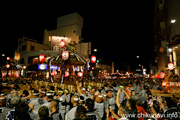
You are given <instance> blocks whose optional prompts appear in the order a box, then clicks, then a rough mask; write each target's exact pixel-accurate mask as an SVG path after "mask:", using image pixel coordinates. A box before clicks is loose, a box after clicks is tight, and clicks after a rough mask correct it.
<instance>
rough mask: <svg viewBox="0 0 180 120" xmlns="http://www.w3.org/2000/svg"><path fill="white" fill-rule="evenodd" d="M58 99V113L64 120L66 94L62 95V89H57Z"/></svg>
mask: <svg viewBox="0 0 180 120" xmlns="http://www.w3.org/2000/svg"><path fill="white" fill-rule="evenodd" d="M58 94H59V95H58V97H57V98H58V99H59V113H60V115H61V118H62V120H65V113H66V96H65V95H64V91H63V89H58Z"/></svg>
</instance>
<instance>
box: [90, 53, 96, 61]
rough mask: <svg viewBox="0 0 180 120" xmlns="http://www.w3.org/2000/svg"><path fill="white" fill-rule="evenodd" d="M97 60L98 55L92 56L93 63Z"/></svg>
mask: <svg viewBox="0 0 180 120" xmlns="http://www.w3.org/2000/svg"><path fill="white" fill-rule="evenodd" d="M95 62H96V56H94V55H93V56H91V63H95Z"/></svg>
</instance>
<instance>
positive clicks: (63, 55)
mask: <svg viewBox="0 0 180 120" xmlns="http://www.w3.org/2000/svg"><path fill="white" fill-rule="evenodd" d="M68 58H69V52H68V51H66V50H65V51H63V52H62V59H63V60H67V59H68Z"/></svg>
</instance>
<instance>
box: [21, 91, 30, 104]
mask: <svg viewBox="0 0 180 120" xmlns="http://www.w3.org/2000/svg"><path fill="white" fill-rule="evenodd" d="M20 97H21V99H22V102H25V103H27V104H28V103H29V102H30V96H29V92H28V91H27V90H23V92H22V94H21V95H20Z"/></svg>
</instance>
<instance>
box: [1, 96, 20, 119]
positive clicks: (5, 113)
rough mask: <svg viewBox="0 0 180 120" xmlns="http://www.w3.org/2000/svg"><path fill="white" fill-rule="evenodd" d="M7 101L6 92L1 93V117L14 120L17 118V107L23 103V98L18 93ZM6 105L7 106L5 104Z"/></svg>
mask: <svg viewBox="0 0 180 120" xmlns="http://www.w3.org/2000/svg"><path fill="white" fill-rule="evenodd" d="M7 102H8V103H6V101H5V94H2V93H1V95H0V119H2V120H6V119H9V120H12V119H15V118H16V117H15V108H16V106H18V105H19V104H20V103H21V98H20V97H19V96H18V95H15V96H13V97H12V98H11V99H10V100H9V101H7ZM5 105H6V106H5Z"/></svg>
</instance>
